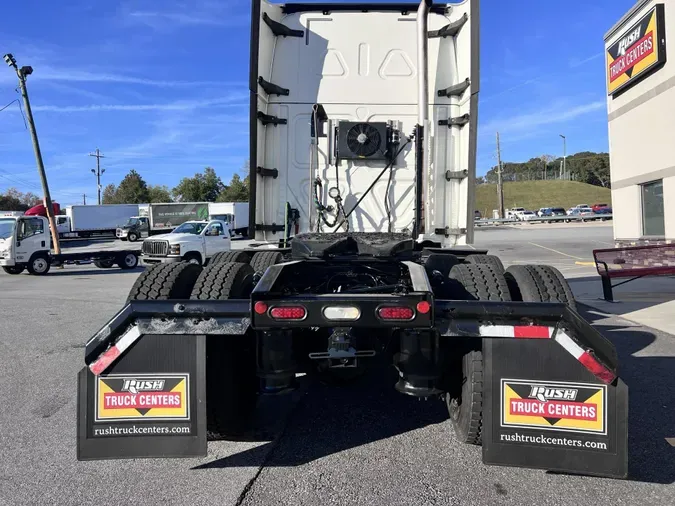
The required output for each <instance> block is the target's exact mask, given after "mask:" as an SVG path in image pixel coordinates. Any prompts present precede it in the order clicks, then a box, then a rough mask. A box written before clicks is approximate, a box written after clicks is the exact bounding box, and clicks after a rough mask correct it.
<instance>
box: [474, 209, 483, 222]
mask: <svg viewBox="0 0 675 506" xmlns="http://www.w3.org/2000/svg"><path fill="white" fill-rule="evenodd" d="M481 218H482V216H481V214H480V211H474V212H473V219H474V220H480V219H481Z"/></svg>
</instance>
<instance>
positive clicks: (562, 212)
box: [551, 207, 567, 216]
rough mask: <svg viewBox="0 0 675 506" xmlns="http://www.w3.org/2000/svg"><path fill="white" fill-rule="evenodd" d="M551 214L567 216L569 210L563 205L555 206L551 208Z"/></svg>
mask: <svg viewBox="0 0 675 506" xmlns="http://www.w3.org/2000/svg"><path fill="white" fill-rule="evenodd" d="M551 215H552V216H565V215H567V212H566V211H565V209H564V208H562V207H554V208H552V209H551Z"/></svg>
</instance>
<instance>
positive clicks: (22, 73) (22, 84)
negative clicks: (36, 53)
mask: <svg viewBox="0 0 675 506" xmlns="http://www.w3.org/2000/svg"><path fill="white" fill-rule="evenodd" d="M4 60H5V63H7V65H9V66H10V67H12V68H13V69H14V70H15V71H16V75H17V77H18V78H19V88H20V89H21V96H22V98H23V106H24V108H25V109H26V120H27V121H28V129H29V130H30V136H31V140H32V141H33V151H34V152H35V160H36V162H37V167H38V173H39V174H40V181H41V183H42V191H43V193H44V204H45V210H46V211H47V219H48V220H49V228H50V229H51V233H52V241H53V243H54V252H55V253H56V254H57V255H59V254H61V245H60V244H59V233H58V231H57V230H56V220H55V219H54V207H53V205H52V197H51V195H50V194H49V185H48V184H47V174H46V173H45V166H44V163H42V152H41V151H40V143H39V142H38V136H37V132H36V130H35V122H34V121H33V111H32V110H31V108H30V101H29V100H28V90H27V89H26V77H27V76H29V75H31V74H32V73H33V67H30V66H24V67H21V68H19V67H18V66H17V64H16V60H15V59H14V56H12V55H11V54H10V53H7V54H6V55H5V56H4Z"/></svg>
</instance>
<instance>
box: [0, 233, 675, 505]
mask: <svg viewBox="0 0 675 506" xmlns="http://www.w3.org/2000/svg"><path fill="white" fill-rule="evenodd" d="M520 228H522V229H524V230H523V231H522V232H519V231H516V230H510V229H506V228H503V229H502V228H500V229H495V230H489V231H483V230H481V231H480V232H477V234H476V243H475V245H474V246H475V247H476V248H483V247H489V249H490V251H491V252H492V253H496V254H498V255H500V256H501V257H502V258H503V259H504V260H505V263H507V264H509V263H518V262H523V261H528V262H532V263H552V264H554V265H556V266H558V267H559V268H561V270H563V269H568V270H567V272H565V274H566V275H568V276H576V275H578V272H579V271H578V270H575V269H576V267H580V266H578V265H576V263H575V262H576V261H577V260H575V258H574V257H578V258H583V259H587V258H590V251H591V250H592V249H593V248H595V247H603V246H602V244H599V245H598V244H597V243H598V242H602V241H605V240H607V242H609V241H611V228H610V227H606V226H605V227H600V226H593V225H591V224H588V225H587V226H585V227H584V226H577V227H562V226H561V227H558V228H556V229H555V232H553V228H552V227H551V228H547V229H543V228H542V229H537V230H535V229H532V230H527V229H526V227H520ZM119 243H120V242H119V241H118V244H119ZM122 244H124V245H127V243H122ZM233 244H236V242H235V243H233ZM115 246H116V245H115ZM241 246H243V244H241ZM89 247H91V246H89ZM236 247H240V246H239V245H237V246H236ZM551 250H553V251H551ZM591 271H593V269H592V268H591ZM139 272H141V270H140V269H137V270H134V271H128V272H123V271H120V270H118V269H110V270H99V269H96V268H94V267H93V266H67V267H66V268H64V269H54V270H53V271H52V272H51V273H50V274H49V275H48V276H46V277H34V276H29V275H27V274H22V275H19V276H8V275H5V274H4V273H0V311H1V313H2V318H1V319H2V325H0V399H2V402H3V409H2V410H0V445H1V446H2V448H3V458H2V459H0V504H2V505H4V504H11V505H14V504H17V505H18V504H21V505H25V504H73V505H75V504H77V505H81V504H101V503H104V504H139V505H151V504H152V505H154V504H189V505H197V504H199V505H201V504H221V505H227V504H232V505H234V504H246V505H258V504H260V505H263V504H264V505H267V504H283V505H284V506H287V505H305V504H307V505H310V504H311V505H314V504H316V505H319V504H321V505H323V504H382V505H384V504H396V505H398V504H400V505H418V504H420V505H422V504H424V505H426V504H439V505H441V504H442V505H474V504H475V505H488V504H489V505H492V504H513V505H529V504H532V505H535V504H536V505H548V504H551V505H567V504H569V505H578V504H585V503H592V502H596V503H600V502H601V503H605V504H642V505H651V504H673V503H675V485H673V484H674V483H675V447H672V446H670V445H669V444H668V442H667V441H666V438H673V437H675V422H673V420H675V402H674V401H673V399H675V375H674V374H673V371H675V358H674V357H675V337H673V336H671V335H668V334H664V333H661V332H658V331H655V330H652V329H649V328H646V327H641V326H639V325H636V324H632V323H630V322H627V321H625V320H621V319H620V318H618V317H616V316H612V315H603V314H601V313H599V312H597V311H593V312H590V311H588V310H587V309H585V310H584V315H585V316H586V317H587V318H588V319H589V320H591V321H593V322H594V325H595V326H596V327H597V328H598V329H599V330H600V331H601V332H602V333H603V334H604V335H605V336H607V337H608V338H609V339H610V340H612V341H613V342H614V343H615V345H616V346H617V350H618V353H619V357H620V361H621V366H620V374H621V376H622V378H623V379H624V380H625V381H626V383H627V384H628V385H629V388H630V395H631V401H630V402H631V404H630V419H629V428H630V436H629V439H630V441H629V455H630V479H629V480H626V481H619V480H609V479H598V478H589V477H578V476H569V475H557V474H550V473H545V472H543V471H536V470H527V469H516V468H504V467H487V466H484V465H483V464H482V463H481V454H480V449H479V448H476V447H471V446H467V445H463V444H459V443H457V442H456V441H455V440H454V438H453V434H452V427H451V426H450V423H449V422H448V420H447V411H446V410H445V407H444V406H443V404H442V403H441V402H440V401H417V400H415V399H411V398H408V397H405V396H403V395H401V394H398V393H396V392H395V391H394V390H393V387H392V385H393V382H394V380H395V377H393V376H392V371H391V370H388V371H379V370H373V371H371V372H370V373H369V376H368V377H367V378H364V379H362V380H359V381H358V382H357V383H354V384H351V385H349V386H346V387H343V388H337V387H332V386H327V385H322V384H314V383H309V382H305V383H303V385H304V386H303V388H302V389H301V390H300V391H298V392H296V393H295V394H291V395H287V396H280V397H269V398H265V399H263V401H262V402H261V405H260V416H259V417H258V421H257V422H256V427H255V428H254V429H253V430H252V432H251V434H250V437H248V438H245V439H246V440H242V441H237V442H217V443H209V454H208V456H207V457H206V458H203V459H175V460H169V459H166V460H159V459H146V460H136V461H100V462H78V461H77V460H76V457H75V426H76V423H75V408H76V376H77V372H78V371H79V370H80V369H81V368H82V367H83V365H84V364H83V345H84V342H85V341H86V340H88V339H89V337H91V335H92V334H93V333H94V332H95V331H96V330H98V329H99V328H100V327H101V326H102V325H103V324H104V323H106V322H107V321H108V320H109V319H110V318H111V317H112V316H113V315H114V314H115V312H116V311H118V310H119V309H120V308H121V307H122V305H123V303H124V300H125V298H126V295H127V293H128V291H129V289H130V287H131V285H132V284H133V282H134V280H135V279H136V277H137V276H138V274H139ZM581 275H587V274H581ZM380 372H381V374H380ZM305 381H306V380H305Z"/></svg>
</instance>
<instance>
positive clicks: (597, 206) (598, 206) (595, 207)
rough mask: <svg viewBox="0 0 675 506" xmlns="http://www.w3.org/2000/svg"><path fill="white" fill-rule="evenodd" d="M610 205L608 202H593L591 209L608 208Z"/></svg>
mask: <svg viewBox="0 0 675 506" xmlns="http://www.w3.org/2000/svg"><path fill="white" fill-rule="evenodd" d="M608 207H609V206H608V205H607V204H593V205H592V206H591V209H593V211H597V210H598V209H605V208H608Z"/></svg>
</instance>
